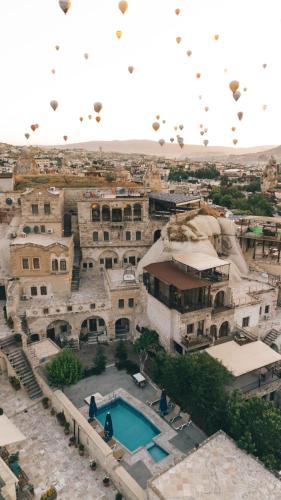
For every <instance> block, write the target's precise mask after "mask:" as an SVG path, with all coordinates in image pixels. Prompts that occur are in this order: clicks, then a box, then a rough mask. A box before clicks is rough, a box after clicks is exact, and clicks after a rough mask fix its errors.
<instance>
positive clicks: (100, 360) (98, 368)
mask: <svg viewBox="0 0 281 500" xmlns="http://www.w3.org/2000/svg"><path fill="white" fill-rule="evenodd" d="M105 367H106V355H105V352H104V347H103V346H102V345H101V344H97V351H96V355H95V358H94V369H95V374H96V375H99V374H100V373H102V372H104V370H105Z"/></svg>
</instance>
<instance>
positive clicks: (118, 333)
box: [115, 318, 130, 340]
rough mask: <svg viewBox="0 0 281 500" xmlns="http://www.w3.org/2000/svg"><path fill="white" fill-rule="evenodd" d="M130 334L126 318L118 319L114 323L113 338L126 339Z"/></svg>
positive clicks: (128, 321)
mask: <svg viewBox="0 0 281 500" xmlns="http://www.w3.org/2000/svg"><path fill="white" fill-rule="evenodd" d="M129 333H130V320H129V319H128V318H120V319H118V320H117V321H116V323H115V338H116V339H124V340H125V339H127V337H128V335H129Z"/></svg>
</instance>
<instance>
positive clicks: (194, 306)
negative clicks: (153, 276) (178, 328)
mask: <svg viewBox="0 0 281 500" xmlns="http://www.w3.org/2000/svg"><path fill="white" fill-rule="evenodd" d="M147 291H148V293H149V294H150V295H152V297H154V298H155V299H157V300H159V301H160V302H162V304H164V305H165V306H167V307H168V308H169V309H175V310H176V311H178V312H180V313H181V314H186V313H190V312H193V311H199V310H200V309H206V308H207V307H211V302H210V301H209V300H208V299H205V300H203V301H202V302H201V301H200V302H197V303H190V304H184V305H182V304H181V303H179V302H177V301H176V300H175V299H174V298H173V297H170V298H169V297H167V296H166V295H164V294H162V293H160V292H155V290H153V288H152V287H150V286H148V287H147Z"/></svg>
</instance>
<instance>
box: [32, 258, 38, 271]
mask: <svg viewBox="0 0 281 500" xmlns="http://www.w3.org/2000/svg"><path fill="white" fill-rule="evenodd" d="M32 263H33V269H40V259H38V257H34V259H32Z"/></svg>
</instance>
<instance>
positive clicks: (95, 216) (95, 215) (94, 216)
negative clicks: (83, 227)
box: [92, 203, 100, 222]
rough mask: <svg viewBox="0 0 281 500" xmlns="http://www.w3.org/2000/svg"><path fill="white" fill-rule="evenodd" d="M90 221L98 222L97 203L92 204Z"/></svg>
mask: <svg viewBox="0 0 281 500" xmlns="http://www.w3.org/2000/svg"><path fill="white" fill-rule="evenodd" d="M92 221H93V222H100V206H99V205H97V203H94V204H93V205H92Z"/></svg>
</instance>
